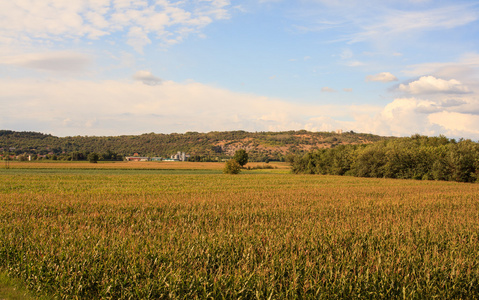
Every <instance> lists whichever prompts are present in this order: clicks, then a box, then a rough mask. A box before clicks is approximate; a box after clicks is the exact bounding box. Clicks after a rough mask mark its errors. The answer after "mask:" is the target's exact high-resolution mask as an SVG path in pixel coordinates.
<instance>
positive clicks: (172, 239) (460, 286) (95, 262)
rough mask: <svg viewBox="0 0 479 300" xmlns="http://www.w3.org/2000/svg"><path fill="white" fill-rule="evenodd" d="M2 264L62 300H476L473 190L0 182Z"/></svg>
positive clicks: (398, 183) (272, 178) (476, 191)
mask: <svg viewBox="0 0 479 300" xmlns="http://www.w3.org/2000/svg"><path fill="white" fill-rule="evenodd" d="M0 176H1V178H0V179H1V180H2V186H1V187H0V222H1V223H0V268H1V269H2V270H3V271H5V272H7V273H8V274H9V275H10V276H14V277H19V278H20V279H21V280H22V281H24V282H25V284H26V286H27V287H28V288H29V289H31V290H32V291H34V292H36V293H37V294H39V295H40V294H43V295H50V296H53V297H55V298H60V299H62V298H63V299H71V298H84V299H94V298H96V299H99V298H103V299H161V298H165V299H166V298H169V299H170V298H172V299H195V298H201V299H204V298H213V299H221V298H226V299H239V298H242V299H251V298H260V299H263V298H264V299H268V298H270V299H280V298H282V299H294V298H297V299H301V298H314V299H334V298H358V299H399V298H408V299H424V298H433V297H439V298H442V299H445V298H468V299H474V298H477V295H479V282H478V281H479V259H478V258H479V257H478V254H477V253H479V249H478V248H479V246H478V245H479V237H478V233H479V198H478V196H477V195H479V186H478V185H474V184H461V183H450V182H442V183H438V182H418V181H408V180H387V179H358V178H352V177H335V176H304V175H290V174H277V175H272V174H270V175H260V174H255V175H250V174H248V175H239V176H226V175H206V176H205V175H181V176H176V175H155V174H144V175H136V176H131V175H128V174H124V175H122V174H120V173H115V174H110V175H105V174H96V173H95V172H91V173H89V174H84V173H82V174H75V173H71V172H69V173H65V174H63V175H61V176H60V175H58V174H47V173H45V174H39V173H35V174H33V173H32V174H30V175H25V174H20V175H13V176H12V175H9V176H7V175H6V173H2V174H0Z"/></svg>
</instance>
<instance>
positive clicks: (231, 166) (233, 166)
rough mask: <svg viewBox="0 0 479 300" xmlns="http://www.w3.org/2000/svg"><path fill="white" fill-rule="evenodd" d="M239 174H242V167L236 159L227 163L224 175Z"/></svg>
mask: <svg viewBox="0 0 479 300" xmlns="http://www.w3.org/2000/svg"><path fill="white" fill-rule="evenodd" d="M239 172H241V166H240V164H239V163H238V162H237V161H236V160H235V159H230V160H228V161H227V162H226V164H225V167H224V169H223V173H225V174H239Z"/></svg>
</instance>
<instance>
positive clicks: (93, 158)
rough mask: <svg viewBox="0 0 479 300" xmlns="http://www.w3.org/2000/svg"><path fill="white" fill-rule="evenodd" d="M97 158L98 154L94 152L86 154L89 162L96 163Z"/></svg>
mask: <svg viewBox="0 0 479 300" xmlns="http://www.w3.org/2000/svg"><path fill="white" fill-rule="evenodd" d="M99 158H100V156H99V155H98V154H97V153H95V152H93V153H90V154H89V155H88V161H89V162H91V163H97V162H98V159H99Z"/></svg>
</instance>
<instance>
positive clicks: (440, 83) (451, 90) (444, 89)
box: [399, 76, 470, 94]
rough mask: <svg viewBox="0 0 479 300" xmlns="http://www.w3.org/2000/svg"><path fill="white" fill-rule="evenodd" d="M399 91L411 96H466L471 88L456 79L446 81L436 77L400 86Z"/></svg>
mask: <svg viewBox="0 0 479 300" xmlns="http://www.w3.org/2000/svg"><path fill="white" fill-rule="evenodd" d="M399 90H400V91H402V92H406V93H410V94H434V93H448V94H464V93H469V92H470V91H469V88H468V87H467V86H465V85H463V84H462V83H461V82H459V81H458V80H455V79H451V80H444V79H441V78H436V77H434V76H423V77H421V78H419V79H418V80H416V81H413V82H411V83H408V84H400V85H399Z"/></svg>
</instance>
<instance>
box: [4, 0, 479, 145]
mask: <svg viewBox="0 0 479 300" xmlns="http://www.w3.org/2000/svg"><path fill="white" fill-rule="evenodd" d="M478 93H479V2H478V1H468V0H388V1H384V0H369V1H359V0H335V1H332V0H296V1H294V0H289V1H287V0H243V1H235V0H191V1H188V0H184V1H182V0H69V1H64V0H15V1H1V2H0V129H4V130H16V131H36V132H43V133H49V134H53V135H56V136H76V135H82V136H85V135H88V136H116V135H125V134H142V133H151V132H155V133H173V132H176V133H184V132H188V131H197V132H210V131H230V130H245V131H252V132H255V131H287V130H300V129H306V130H309V131H336V130H339V129H341V130H343V131H351V130H352V131H354V132H362V133H372V134H378V135H384V136H410V135H413V134H416V133H419V134H422V135H428V136H437V135H445V136H447V137H450V138H466V139H472V140H475V141H476V140H479V95H478Z"/></svg>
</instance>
